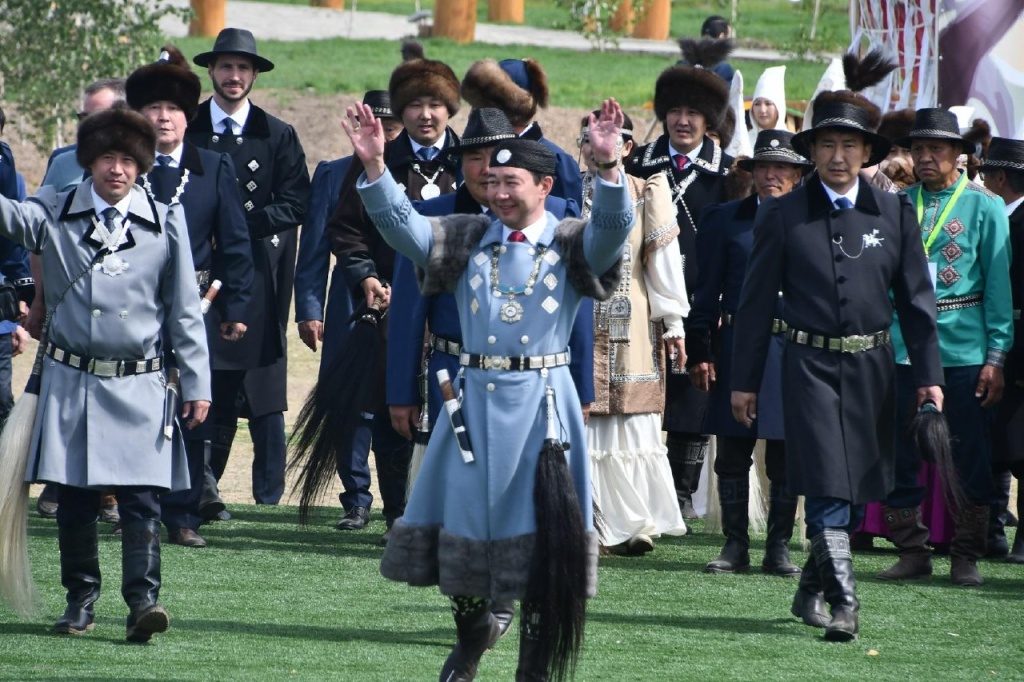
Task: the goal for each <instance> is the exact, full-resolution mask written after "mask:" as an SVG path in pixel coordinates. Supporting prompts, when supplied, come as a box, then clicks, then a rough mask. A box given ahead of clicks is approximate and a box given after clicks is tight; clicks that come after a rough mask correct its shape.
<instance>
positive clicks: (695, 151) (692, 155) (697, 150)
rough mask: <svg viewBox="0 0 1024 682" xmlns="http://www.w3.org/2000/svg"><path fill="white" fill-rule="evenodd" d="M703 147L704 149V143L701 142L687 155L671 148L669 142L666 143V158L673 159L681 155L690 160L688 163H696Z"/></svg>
mask: <svg viewBox="0 0 1024 682" xmlns="http://www.w3.org/2000/svg"><path fill="white" fill-rule="evenodd" d="M703 147H704V142H703V141H701V143H700V144H699V145H697V146H696V147H694V148H693V149H691V150H690V151H688V152H687V153H685V154H683V153H682V152H681V151H679V150H678V149H676V148H675V147H673V146H672V143H671V142H669V143H668V157H669V158H670V159H675V158H676V157H677V156H679V155H680V154H682V155H683V156H685V157H686V158H688V159H689V160H690V162H691V163H692V162H694V161H696V160H697V159H698V158H700V150H701V149H703ZM673 163H675V161H674V160H673Z"/></svg>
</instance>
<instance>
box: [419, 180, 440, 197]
mask: <svg viewBox="0 0 1024 682" xmlns="http://www.w3.org/2000/svg"><path fill="white" fill-rule="evenodd" d="M420 196H421V197H422V198H423V199H427V200H430V199H436V198H438V197H439V196H441V188H440V187H438V186H437V185H435V184H434V183H432V182H429V183H427V184H426V185H423V189H421V190H420Z"/></svg>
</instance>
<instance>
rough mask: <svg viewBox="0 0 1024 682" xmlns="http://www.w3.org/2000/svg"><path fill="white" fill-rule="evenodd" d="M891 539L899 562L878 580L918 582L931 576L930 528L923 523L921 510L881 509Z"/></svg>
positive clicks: (914, 508) (916, 508)
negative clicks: (898, 553) (897, 550)
mask: <svg viewBox="0 0 1024 682" xmlns="http://www.w3.org/2000/svg"><path fill="white" fill-rule="evenodd" d="M882 513H883V514H884V515H885V525H886V526H888V528H889V536H890V537H891V538H892V541H893V544H895V545H896V547H897V549H899V552H900V560H899V561H898V562H897V563H896V564H895V565H894V566H892V567H890V568H887V569H886V570H884V571H882V572H881V573H879V574H878V579H879V580H917V579H919V578H927V577H929V576H930V575H931V574H932V551H931V549H929V548H928V545H927V544H925V543H927V542H928V528H927V527H926V526H925V525H924V524H923V523H922V522H921V507H903V508H897V507H888V506H884V505H883V506H882Z"/></svg>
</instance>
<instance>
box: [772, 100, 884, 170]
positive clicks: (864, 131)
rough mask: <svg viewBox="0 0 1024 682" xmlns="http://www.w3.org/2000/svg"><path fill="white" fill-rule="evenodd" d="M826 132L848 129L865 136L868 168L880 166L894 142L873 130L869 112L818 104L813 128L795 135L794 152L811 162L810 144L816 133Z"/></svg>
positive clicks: (844, 104) (842, 105) (851, 106)
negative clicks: (868, 153) (868, 147)
mask: <svg viewBox="0 0 1024 682" xmlns="http://www.w3.org/2000/svg"><path fill="white" fill-rule="evenodd" d="M826 129H828V130H849V131H852V132H855V133H860V134H861V135H863V136H864V141H865V142H867V143H868V144H870V145H871V157H870V158H869V159H868V160H867V162H865V164H864V165H865V166H874V165H877V164H879V163H881V162H882V161H883V160H884V159H885V157H887V156H889V151H890V150H891V149H892V143H891V142H889V140H887V139H886V138H884V137H882V136H881V135H879V134H878V133H876V132H875V131H874V129H873V128H872V127H871V120H870V113H869V112H868V111H867V110H866V109H864V108H862V107H859V106H857V105H856V104H851V103H849V102H834V103H829V104H822V105H821V106H818V105H815V107H814V119H813V120H812V127H811V128H810V129H809V130H805V131H803V132H800V133H797V134H796V135H794V136H793V140H792V142H793V149H795V150H796V152H797V153H798V154H800V155H801V156H803V157H806V158H808V159H810V158H811V156H812V154H811V143H813V142H814V136H815V134H816V133H818V132H819V131H821V130H826Z"/></svg>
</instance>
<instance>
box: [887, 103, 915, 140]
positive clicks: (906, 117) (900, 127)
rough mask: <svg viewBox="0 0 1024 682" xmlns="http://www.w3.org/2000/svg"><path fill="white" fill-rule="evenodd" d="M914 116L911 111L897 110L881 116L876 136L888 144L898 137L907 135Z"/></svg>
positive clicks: (912, 125)
mask: <svg viewBox="0 0 1024 682" xmlns="http://www.w3.org/2000/svg"><path fill="white" fill-rule="evenodd" d="M914 115H915V112H914V110H913V109H899V110H897V111H890V112H888V113H887V114H885V115H884V116H882V122H881V123H880V124H879V126H878V134H879V135H881V136H882V137H884V138H886V139H888V140H889V141H890V142H891V141H893V140H895V139H896V138H898V137H904V136H906V135H909V134H910V129H911V128H913V127H914Z"/></svg>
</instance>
